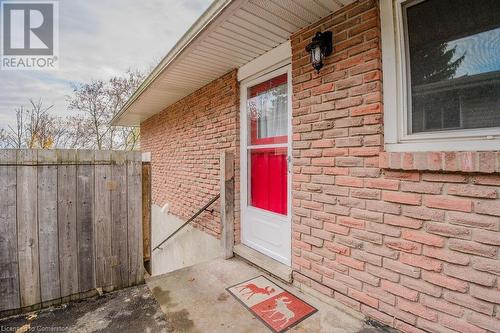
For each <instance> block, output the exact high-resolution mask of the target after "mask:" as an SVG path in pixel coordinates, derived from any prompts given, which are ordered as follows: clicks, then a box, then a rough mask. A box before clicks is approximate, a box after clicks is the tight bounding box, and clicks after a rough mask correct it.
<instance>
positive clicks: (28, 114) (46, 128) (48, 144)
mask: <svg viewBox="0 0 500 333" xmlns="http://www.w3.org/2000/svg"><path fill="white" fill-rule="evenodd" d="M29 103H30V106H29V107H28V108H25V107H24V106H20V107H19V108H17V109H16V125H15V126H8V129H7V130H3V131H2V132H1V135H0V140H1V141H0V142H1V143H0V145H1V146H3V147H6V148H18V149H20V148H29V149H35V148H39V149H50V148H54V147H56V146H57V145H58V143H59V142H60V140H61V139H62V138H63V137H64V136H65V135H66V127H65V124H64V123H63V122H62V120H61V118H59V117H55V116H52V115H50V113H49V111H50V110H51V109H52V108H53V106H52V105H51V106H48V107H46V106H44V105H43V102H42V100H41V99H40V100H38V101H34V100H33V99H30V100H29Z"/></svg>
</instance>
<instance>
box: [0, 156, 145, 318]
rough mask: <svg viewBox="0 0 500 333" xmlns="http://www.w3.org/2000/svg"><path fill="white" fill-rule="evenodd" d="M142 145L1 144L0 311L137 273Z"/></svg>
mask: <svg viewBox="0 0 500 333" xmlns="http://www.w3.org/2000/svg"><path fill="white" fill-rule="evenodd" d="M141 164H142V163H141V153H139V152H118V151H89V150H78V151H77V150H0V314H2V313H4V314H5V313H6V312H7V313H8V312H12V310H14V311H15V310H19V309H24V308H33V307H35V308H36V307H39V306H45V305H50V304H54V303H58V302H61V301H62V302H64V301H67V300H71V299H78V298H81V297H85V296H87V295H89V294H92V293H95V290H96V288H103V290H105V291H107V290H112V289H118V288H123V287H127V286H131V285H135V284H138V283H141V282H142V281H143V279H144V277H143V244H142V222H141V220H142V208H141V205H142V202H141V196H142V186H141V173H142V171H141V168H142V166H141Z"/></svg>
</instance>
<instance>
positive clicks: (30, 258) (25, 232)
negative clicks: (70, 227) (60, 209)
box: [17, 150, 41, 307]
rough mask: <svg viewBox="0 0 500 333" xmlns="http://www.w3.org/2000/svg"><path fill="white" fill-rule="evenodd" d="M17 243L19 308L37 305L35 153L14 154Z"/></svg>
mask: <svg viewBox="0 0 500 333" xmlns="http://www.w3.org/2000/svg"><path fill="white" fill-rule="evenodd" d="M17 157H18V164H20V165H18V167H17V226H18V229H17V237H18V238H17V242H18V254H19V290H20V294H21V307H25V306H30V305H32V304H37V303H40V299H41V298H40V262H39V256H38V225H37V190H36V188H37V167H36V166H29V165H22V164H33V163H36V160H37V151H36V150H20V151H19V152H18V154H17Z"/></svg>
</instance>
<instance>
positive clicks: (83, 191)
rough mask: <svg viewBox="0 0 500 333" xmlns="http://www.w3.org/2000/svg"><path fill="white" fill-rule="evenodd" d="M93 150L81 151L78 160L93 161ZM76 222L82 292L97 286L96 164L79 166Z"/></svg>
mask: <svg viewBox="0 0 500 333" xmlns="http://www.w3.org/2000/svg"><path fill="white" fill-rule="evenodd" d="M93 160H94V153H93V152H92V151H79V152H78V161H79V162H80V163H81V162H84V163H85V162H87V163H93ZM76 205H77V207H78V209H77V210H76V224H77V238H78V278H79V279H78V285H79V288H80V291H81V292H85V291H89V290H91V289H94V288H95V270H94V260H95V253H94V252H95V251H94V221H93V220H94V165H87V164H81V165H78V167H77V183H76Z"/></svg>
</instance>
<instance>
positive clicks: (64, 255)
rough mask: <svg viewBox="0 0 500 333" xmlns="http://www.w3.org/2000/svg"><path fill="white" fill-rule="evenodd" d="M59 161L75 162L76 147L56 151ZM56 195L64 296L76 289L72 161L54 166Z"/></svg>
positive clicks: (62, 293) (74, 186) (76, 258)
mask: <svg viewBox="0 0 500 333" xmlns="http://www.w3.org/2000/svg"><path fill="white" fill-rule="evenodd" d="M59 162H60V163H68V164H72V163H75V162H76V150H64V151H60V152H59ZM57 196H58V198H57V210H58V213H57V220H58V223H57V224H58V229H59V267H60V268H59V270H60V272H61V297H66V296H70V295H73V294H76V293H78V291H79V288H78V240H77V227H76V166H75V165H59V167H58V170H57Z"/></svg>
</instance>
